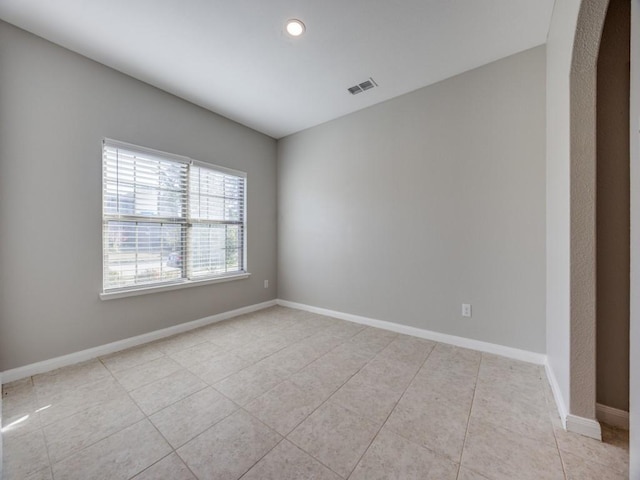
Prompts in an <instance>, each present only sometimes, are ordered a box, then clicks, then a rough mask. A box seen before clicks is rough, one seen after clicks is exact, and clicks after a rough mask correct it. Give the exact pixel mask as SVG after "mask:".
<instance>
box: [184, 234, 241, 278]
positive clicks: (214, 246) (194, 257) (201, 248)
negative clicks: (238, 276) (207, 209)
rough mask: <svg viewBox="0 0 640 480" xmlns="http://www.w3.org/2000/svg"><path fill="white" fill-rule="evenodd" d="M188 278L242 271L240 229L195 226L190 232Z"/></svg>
mask: <svg viewBox="0 0 640 480" xmlns="http://www.w3.org/2000/svg"><path fill="white" fill-rule="evenodd" d="M189 250H190V252H191V264H190V275H191V276H192V277H202V276H211V275H216V274H217V275H219V274H224V273H232V272H239V271H241V270H242V252H243V248H242V226H240V225H216V224H200V225H194V226H193V227H192V228H191V230H190V231H189Z"/></svg>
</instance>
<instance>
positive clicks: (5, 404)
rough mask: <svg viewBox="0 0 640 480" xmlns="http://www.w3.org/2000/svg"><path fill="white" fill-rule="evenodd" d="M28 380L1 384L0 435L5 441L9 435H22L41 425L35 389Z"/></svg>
mask: <svg viewBox="0 0 640 480" xmlns="http://www.w3.org/2000/svg"><path fill="white" fill-rule="evenodd" d="M26 380H28V382H24V381H21V382H20V384H17V383H15V382H14V383H13V385H9V386H3V399H2V435H3V436H4V438H5V441H7V439H8V438H9V437H10V436H14V435H23V434H25V433H29V432H33V431H36V430H38V429H40V427H41V423H40V414H39V412H38V411H37V410H38V407H37V405H38V403H37V399H36V394H35V389H34V388H33V385H32V384H31V379H30V378H28V379H26Z"/></svg>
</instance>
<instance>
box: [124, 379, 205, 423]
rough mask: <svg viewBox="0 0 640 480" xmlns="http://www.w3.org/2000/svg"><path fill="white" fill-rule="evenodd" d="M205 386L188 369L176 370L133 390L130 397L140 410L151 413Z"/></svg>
mask: <svg viewBox="0 0 640 480" xmlns="http://www.w3.org/2000/svg"><path fill="white" fill-rule="evenodd" d="M206 386H207V384H206V383H204V382H203V381H202V380H200V379H199V378H198V377H196V376H195V375H194V374H193V373H191V372H189V371H188V370H178V371H177V372H174V373H172V374H171V375H169V376H166V377H164V378H161V379H160V380H157V381H155V382H153V383H150V384H148V385H145V386H144V387H140V388H137V389H136V390H133V391H132V392H131V393H130V395H131V398H133V399H134V400H135V402H136V403H137V404H138V405H139V406H140V408H141V409H142V411H143V412H144V413H146V414H147V415H151V414H153V413H155V412H157V411H158V410H161V409H163V408H165V407H167V406H169V405H171V404H172V403H175V402H177V401H178V400H182V399H183V398H185V397H187V396H189V395H191V394H192V393H195V392H197V391H198V390H202V389H203V388H205V387H206Z"/></svg>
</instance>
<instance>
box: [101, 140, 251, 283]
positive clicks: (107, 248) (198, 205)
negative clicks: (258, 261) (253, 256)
mask: <svg viewBox="0 0 640 480" xmlns="http://www.w3.org/2000/svg"><path fill="white" fill-rule="evenodd" d="M102 168H103V177H102V188H103V194H102V211H103V214H102V225H103V275H104V276H103V293H105V294H106V293H117V292H129V291H137V290H141V289H148V288H150V287H156V286H165V285H166V286H171V285H187V284H192V283H194V282H198V281H211V280H216V279H218V280H219V279H228V278H235V277H237V276H238V275H242V274H246V254H245V245H246V235H245V230H246V229H245V218H246V215H245V206H246V203H245V187H246V174H244V173H242V172H237V171H233V170H229V169H226V168H222V167H215V166H213V165H207V164H201V163H197V162H195V161H193V160H190V159H188V158H185V157H179V156H177V155H171V154H168V153H163V152H157V151H155V150H150V149H146V148H143V147H137V146H135V145H129V144H126V143H122V142H117V141H114V140H108V139H105V140H104V141H103V151H102Z"/></svg>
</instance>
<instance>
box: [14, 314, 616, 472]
mask: <svg viewBox="0 0 640 480" xmlns="http://www.w3.org/2000/svg"><path fill="white" fill-rule="evenodd" d="M3 396H4V400H3V439H4V469H5V477H4V478H5V479H6V480H12V479H32V480H35V479H40V480H41V479H52V478H53V479H56V480H63V479H64V480H71V479H83V480H88V479H109V480H114V479H130V478H133V479H135V480H151V479H167V480H189V479H194V478H197V479H200V480H205V479H206V480H209V479H237V478H242V479H243V480H256V479H274V480H287V479H295V480H300V479H316V480H330V479H340V478H343V479H346V478H349V479H353V480H362V479H366V480H372V479H403V480H410V479H421V480H425V479H426V480H429V479H430V480H456V479H457V480H501V479H509V480H513V479H518V480H527V479H535V480H544V479H580V480H590V479H594V480H595V479H597V480H605V479H623V478H627V474H626V472H627V469H628V447H627V445H628V438H627V436H626V432H622V431H617V430H614V429H605V442H604V443H600V442H596V441H594V440H590V439H587V438H585V437H581V436H578V435H574V434H569V433H566V432H564V431H563V430H562V429H561V428H559V419H558V418H557V415H556V413H555V411H556V410H555V405H554V403H553V399H552V396H551V393H550V389H549V386H548V383H547V381H546V379H545V376H544V372H543V370H542V368H541V367H539V366H536V365H531V364H527V363H523V362H517V361H513V360H509V359H506V358H502V357H498V356H495V355H488V354H482V353H480V352H476V351H472V350H466V349H461V348H456V347H452V346H448V345H444V344H439V343H435V342H431V341H427V340H422V339H418V338H414V337H409V336H404V335H398V334H395V333H392V332H388V331H385V330H379V329H374V328H370V327H364V326H361V325H357V324H353V323H348V322H344V321H340V320H336V319H333V318H328V317H323V316H320V315H315V314H311V313H307V312H302V311H297V310H291V309H286V308H281V307H274V308H270V309H267V310H262V311H260V312H256V313H253V314H249V315H244V316H242V317H237V318H235V319H232V320H230V321H226V322H222V323H218V324H214V325H210V326H207V327H204V328H201V329H198V330H193V331H191V332H188V333H184V334H181V335H178V336H175V337H171V338H169V339H165V340H161V341H158V342H154V343H150V344H147V345H144V346H141V347H137V348H134V349H130V350H126V351H123V352H118V353H115V354H113V355H108V356H106V357H102V358H100V359H96V360H92V361H88V362H85V363H82V364H78V365H74V366H71V367H67V368H63V369H59V370H56V371H52V372H49V373H45V374H42V375H37V376H34V377H32V378H28V379H25V380H21V381H17V382H14V383H11V384H8V385H5V386H3Z"/></svg>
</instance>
